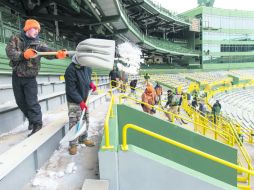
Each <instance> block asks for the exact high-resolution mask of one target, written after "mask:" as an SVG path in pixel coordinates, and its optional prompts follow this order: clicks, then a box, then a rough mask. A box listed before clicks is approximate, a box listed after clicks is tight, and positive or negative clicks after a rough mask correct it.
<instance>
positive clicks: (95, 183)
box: [82, 179, 109, 190]
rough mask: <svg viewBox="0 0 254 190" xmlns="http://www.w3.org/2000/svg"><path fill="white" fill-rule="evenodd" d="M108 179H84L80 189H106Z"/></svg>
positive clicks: (107, 187)
mask: <svg viewBox="0 0 254 190" xmlns="http://www.w3.org/2000/svg"><path fill="white" fill-rule="evenodd" d="M108 189H109V182H108V180H98V179H86V180H85V182H84V184H83V187H82V190H108Z"/></svg>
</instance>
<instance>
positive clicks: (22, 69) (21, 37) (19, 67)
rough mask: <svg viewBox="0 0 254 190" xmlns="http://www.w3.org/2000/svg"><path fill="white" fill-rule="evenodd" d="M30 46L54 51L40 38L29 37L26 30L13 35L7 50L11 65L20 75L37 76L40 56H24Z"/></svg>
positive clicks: (39, 49)
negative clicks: (30, 57)
mask: <svg viewBox="0 0 254 190" xmlns="http://www.w3.org/2000/svg"><path fill="white" fill-rule="evenodd" d="M28 48H32V49H35V50H37V51H41V52H46V51H53V50H52V49H50V48H48V47H47V45H46V44H45V43H42V42H40V41H39V38H35V39H31V38H28V37H27V36H26V35H25V34H24V32H22V33H21V34H17V35H14V36H12V37H11V38H10V41H9V43H8V44H7V46H6V49H5V50H6V54H7V56H8V57H9V59H10V66H11V67H12V69H13V72H14V73H15V74H16V75H17V76H18V77H35V76H37V75H38V73H39V70H40V68H41V64H40V60H41V57H40V56H38V57H36V58H33V59H30V60H26V59H25V58H24V56H23V53H24V51H25V50H27V49H28ZM46 58H47V59H54V58H55V56H47V57H46Z"/></svg>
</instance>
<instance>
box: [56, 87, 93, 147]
mask: <svg viewBox="0 0 254 190" xmlns="http://www.w3.org/2000/svg"><path fill="white" fill-rule="evenodd" d="M91 92H92V90H90V91H89V93H88V96H87V99H86V103H87V102H88V97H89V96H90V94H91ZM85 112H86V111H85V109H83V111H82V114H81V117H80V120H79V122H78V123H77V124H76V126H73V127H72V128H71V129H70V130H69V131H68V132H67V134H66V135H65V136H64V138H63V139H62V140H61V141H60V144H62V143H64V142H67V141H73V140H75V139H77V138H78V137H79V136H80V135H82V134H83V133H84V132H85V131H86V130H87V126H86V123H84V124H83V117H84V115H85Z"/></svg>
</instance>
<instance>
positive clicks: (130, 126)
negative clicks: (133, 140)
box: [121, 124, 254, 175]
mask: <svg viewBox="0 0 254 190" xmlns="http://www.w3.org/2000/svg"><path fill="white" fill-rule="evenodd" d="M128 129H133V130H136V131H138V132H141V133H143V134H146V135H149V136H151V137H154V138H156V139H159V140H161V141H163V142H166V143H169V144H172V145H174V146H177V147H179V148H182V149H184V150H186V151H189V152H192V153H194V154H197V155H199V156H202V157H204V158H207V159H209V160H212V161H215V162H217V163H220V164H222V165H225V166H227V167H230V168H233V169H235V170H237V171H240V172H244V173H247V174H250V175H254V170H250V169H246V168H244V167H241V166H238V165H236V164H233V163H231V162H228V161H226V160H223V159H221V158H218V157H216V156H213V155H210V154H208V153H205V152H203V151H200V150H198V149H195V148H192V147H190V146H187V145H185V144H183V143H179V142H177V141H174V140H172V139H170V138H167V137H164V136H162V135H159V134H157V133H154V132H152V131H149V130H146V129H144V128H141V127H138V126H136V125H133V124H126V125H125V126H124V127H123V129H122V145H121V148H122V150H124V151H127V150H128V145H127V130H128Z"/></svg>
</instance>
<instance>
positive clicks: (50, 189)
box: [32, 176, 58, 190]
mask: <svg viewBox="0 0 254 190" xmlns="http://www.w3.org/2000/svg"><path fill="white" fill-rule="evenodd" d="M32 186H33V187H39V190H57V189H58V183H57V182H56V181H54V180H52V179H50V178H47V177H43V176H41V177H37V178H35V179H34V180H33V182H32Z"/></svg>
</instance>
